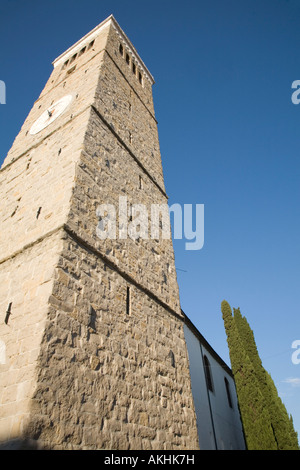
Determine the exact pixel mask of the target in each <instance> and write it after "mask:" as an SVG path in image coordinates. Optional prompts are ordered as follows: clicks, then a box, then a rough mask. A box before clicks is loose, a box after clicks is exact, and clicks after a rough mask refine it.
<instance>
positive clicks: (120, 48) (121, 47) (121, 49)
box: [119, 44, 124, 57]
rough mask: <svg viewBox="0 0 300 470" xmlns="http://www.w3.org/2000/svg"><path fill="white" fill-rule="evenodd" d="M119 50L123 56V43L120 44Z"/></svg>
mask: <svg viewBox="0 0 300 470" xmlns="http://www.w3.org/2000/svg"><path fill="white" fill-rule="evenodd" d="M119 52H120V54H121V56H122V57H123V53H124V48H123V45H122V44H120V46H119Z"/></svg>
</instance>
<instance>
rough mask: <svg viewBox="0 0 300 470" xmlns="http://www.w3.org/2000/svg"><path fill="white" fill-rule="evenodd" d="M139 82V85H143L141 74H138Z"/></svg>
mask: <svg viewBox="0 0 300 470" xmlns="http://www.w3.org/2000/svg"><path fill="white" fill-rule="evenodd" d="M139 82H140V84H142V83H143V77H142V74H141V72H139Z"/></svg>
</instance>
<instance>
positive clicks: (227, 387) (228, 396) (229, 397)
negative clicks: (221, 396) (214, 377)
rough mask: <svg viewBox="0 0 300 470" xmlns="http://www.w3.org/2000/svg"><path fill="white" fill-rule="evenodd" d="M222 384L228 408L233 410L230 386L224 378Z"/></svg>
mask: <svg viewBox="0 0 300 470" xmlns="http://www.w3.org/2000/svg"><path fill="white" fill-rule="evenodd" d="M224 382H225V388H226V394H227V400H228V405H229V407H230V408H233V406H232V399H231V393H230V385H229V382H228V380H227V379H226V377H224Z"/></svg>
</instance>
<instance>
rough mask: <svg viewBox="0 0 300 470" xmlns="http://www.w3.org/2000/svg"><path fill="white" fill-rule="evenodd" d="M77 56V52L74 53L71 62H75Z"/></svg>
mask: <svg viewBox="0 0 300 470" xmlns="http://www.w3.org/2000/svg"><path fill="white" fill-rule="evenodd" d="M76 57H77V54H74V55H73V56H72V57H71V59H70V64H72V62H74V60H75V59H76Z"/></svg>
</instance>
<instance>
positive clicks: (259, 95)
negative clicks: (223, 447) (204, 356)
mask: <svg viewBox="0 0 300 470" xmlns="http://www.w3.org/2000/svg"><path fill="white" fill-rule="evenodd" d="M110 14H113V15H114V16H115V18H116V19H117V21H118V22H119V24H120V25H121V27H122V28H123V30H124V31H125V32H126V34H127V35H128V36H129V38H130V39H131V41H132V42H133V44H134V45H135V47H136V48H137V50H138V52H139V54H140V55H141V57H142V59H143V60H144V62H145V63H146V65H147V67H148V68H149V69H150V71H151V73H152V74H153V75H154V78H155V80H156V83H155V85H154V88H153V93H154V104H155V111H156V117H157V120H158V129H159V137H160V146H161V153H162V161H163V168H164V175H165V183H166V188H167V193H168V195H169V198H170V204H172V203H180V204H204V206H205V243H204V247H203V248H202V249H201V250H199V251H187V250H185V244H184V240H182V241H181V240H175V241H174V249H175V259H176V267H177V274H178V283H179V287H180V296H181V304H182V308H183V310H184V311H185V312H186V314H187V315H188V316H189V317H190V319H191V320H192V321H193V323H194V324H195V325H196V326H197V328H198V329H199V330H200V332H201V333H202V334H203V335H204V336H205V337H206V339H207V340H208V341H209V343H210V344H211V345H212V347H213V348H214V349H215V350H216V351H217V353H218V354H219V355H220V356H221V357H222V358H223V359H224V360H225V361H226V362H227V363H228V364H230V361H229V356H228V348H227V343H226V335H225V332H224V326H223V321H222V316H221V310H220V305H221V302H222V300H223V299H226V300H227V301H228V302H229V303H230V305H231V306H232V307H240V308H241V312H242V314H243V315H245V316H246V317H247V320H248V322H249V323H250V326H251V327H252V329H253V331H254V334H255V338H256V342H257V346H258V351H259V354H260V357H261V359H262V361H263V365H264V367H265V368H266V369H267V370H268V372H270V374H271V376H272V378H273V379H274V381H275V384H276V387H277V389H278V392H279V394H280V396H281V397H282V399H283V401H284V403H285V405H286V407H287V410H288V412H289V413H291V414H292V416H293V419H294V424H295V428H296V430H297V431H298V433H299V435H300V399H299V397H300V364H299V365H295V364H293V363H292V360H291V357H292V353H293V351H294V350H292V348H291V345H292V342H293V341H295V340H300V328H299V323H300V322H299V305H298V294H299V279H300V276H299V274H300V273H299V266H300V250H299V240H300V222H299V220H300V218H299V215H300V214H299V212H300V211H299V202H300V197H299V196H300V194H299V192H300V191H299V182H300V163H299V148H300V105H298V106H297V105H295V104H293V103H292V101H291V96H292V92H293V90H292V88H291V85H292V82H293V81H294V80H300V59H299V46H300V0H186V1H185V2H179V1H176V0H173V1H169V0H160V1H158V0H152V1H151V2H141V1H137V0H133V1H126V2H124V1H119V0H110V1H109V2H108V1H99V0H87V1H86V2H82V1H78V0H72V1H71V0H59V1H57V0H52V1H51V2H41V1H38V0H26V1H25V0H23V1H22V0H9V1H8V0H1V4H0V43H1V50H0V80H3V81H4V82H5V83H6V87H7V95H6V101H7V103H6V104H5V105H0V137H1V139H0V162H1V163H2V161H3V159H4V157H5V155H6V153H7V151H8V150H9V148H10V147H11V145H12V143H13V140H14V137H15V136H16V135H17V133H18V132H19V130H20V127H21V125H22V123H23V122H24V120H25V118H26V116H27V114H28V112H29V110H30V109H31V107H32V104H33V102H34V100H35V99H37V98H38V96H39V94H40V92H41V90H42V88H43V86H44V84H45V82H46V80H47V79H48V77H49V75H50V73H51V70H52V65H51V62H52V61H53V59H55V58H56V57H57V56H59V55H60V54H61V53H62V52H63V51H64V50H66V49H67V48H68V47H69V46H71V45H72V44H73V43H74V42H76V41H77V40H78V39H80V38H81V37H82V36H84V35H85V34H86V33H87V32H89V31H90V30H91V29H92V28H94V27H95V26H96V25H97V24H99V23H100V22H101V21H103V20H104V19H105V18H106V17H107V16H109V15H110Z"/></svg>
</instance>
